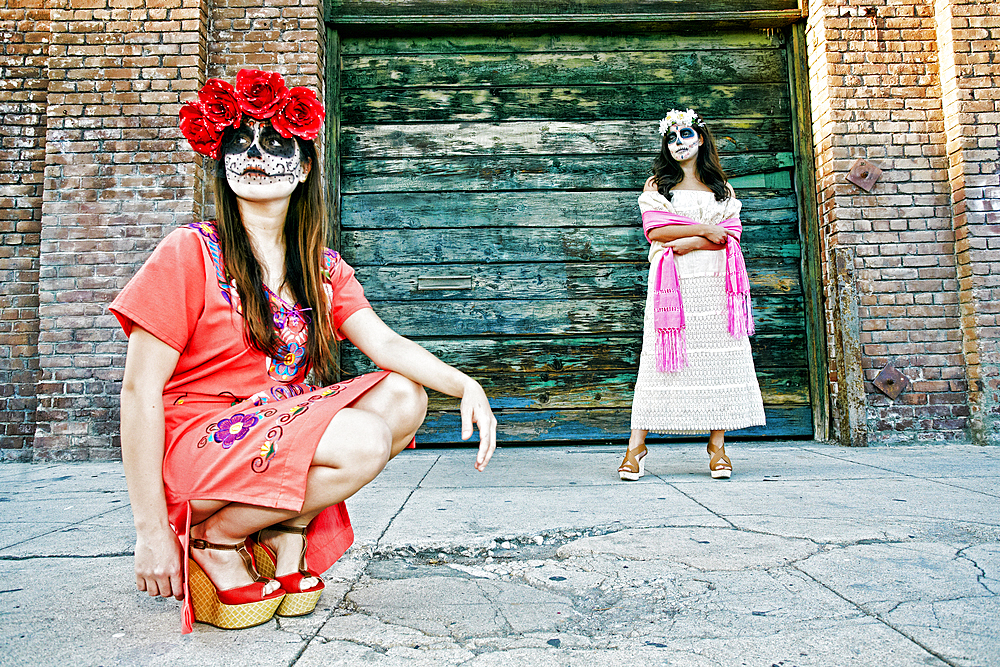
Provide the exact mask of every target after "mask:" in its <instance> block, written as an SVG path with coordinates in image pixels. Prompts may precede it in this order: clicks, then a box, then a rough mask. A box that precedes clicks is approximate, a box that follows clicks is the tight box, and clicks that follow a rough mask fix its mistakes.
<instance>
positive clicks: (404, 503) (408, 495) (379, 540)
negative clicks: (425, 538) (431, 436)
mask: <svg viewBox="0 0 1000 667" xmlns="http://www.w3.org/2000/svg"><path fill="white" fill-rule="evenodd" d="M440 461H441V455H440V454H438V455H437V457H436V458H435V459H434V462H433V463H431V464H430V466H429V467H428V468H427V472H425V473H424V476H423V477H421V478H420V481H419V482H417V483H416V484H414V485H413V488H412V489H411V490H410V493H408V494H407V496H406V498H405V499H404V500H403V502H401V503H400V504H399V509H397V510H396V513H395V514H393V515H392V518H391V519H389V521H388V522H386V524H385V529H383V530H382V534H381V535H379V536H378V539H377V540H375V550H376V551H377V550H378V547H379V545H380V544H381V543H382V538H383V537H385V534H386V533H388V532H389V528H391V527H392V524H393V522H395V521H396V517H398V516H399V515H400V514H401V513H402V512H403V509H404V508H405V507H406V503H408V502H410V498H412V497H413V494H414V493H416V492H417V489H419V488H420V485H421V484H423V483H424V480H425V479H427V475H429V474H431V470H434V466H436V465H437V464H438V462H440Z"/></svg>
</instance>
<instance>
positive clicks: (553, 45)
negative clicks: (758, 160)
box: [342, 30, 783, 56]
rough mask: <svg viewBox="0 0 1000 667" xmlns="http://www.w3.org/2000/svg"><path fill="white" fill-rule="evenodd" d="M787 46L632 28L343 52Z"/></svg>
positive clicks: (378, 44)
mask: <svg viewBox="0 0 1000 667" xmlns="http://www.w3.org/2000/svg"><path fill="white" fill-rule="evenodd" d="M777 48H783V40H782V37H781V35H780V33H770V34H768V33H766V32H764V31H760V30H732V31H726V32H719V33H714V34H703V33H697V34H692V33H683V32H645V33H644V32H631V33H618V34H610V35H608V34H590V35H587V37H586V39H581V38H580V35H579V34H573V33H570V34H567V33H563V32H550V33H547V34H544V35H515V36H512V35H509V34H508V35H503V36H499V37H498V36H496V35H481V34H468V33H466V34H462V35H448V36H441V35H434V36H426V35H413V36H407V37H385V36H378V37H368V38H364V39H357V38H354V39H349V40H345V41H344V44H343V47H342V52H343V53H344V55H345V56H357V55H399V54H419V53H537V52H545V51H549V52H555V53H573V52H580V51H585V52H588V53H590V52H614V51H656V52H660V51H683V52H690V51H716V50H721V51H727V50H731V49H777Z"/></svg>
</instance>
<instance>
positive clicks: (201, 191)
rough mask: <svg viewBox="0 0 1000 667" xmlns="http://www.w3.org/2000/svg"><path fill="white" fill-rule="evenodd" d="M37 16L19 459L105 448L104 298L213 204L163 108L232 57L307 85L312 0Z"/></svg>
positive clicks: (233, 65)
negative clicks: (27, 349)
mask: <svg viewBox="0 0 1000 667" xmlns="http://www.w3.org/2000/svg"><path fill="white" fill-rule="evenodd" d="M261 4H263V3H261ZM50 6H51V3H50ZM51 25H52V40H51V47H50V53H49V60H48V78H49V86H48V96H47V100H46V104H47V107H48V127H47V144H46V146H47V151H46V155H45V169H44V192H45V194H44V203H43V205H42V216H41V220H42V239H41V244H42V246H41V248H42V249H41V269H40V278H39V283H38V294H39V299H40V307H39V313H40V334H39V341H38V355H39V363H40V367H41V378H40V382H39V384H38V392H39V397H40V398H39V403H38V408H37V415H36V422H37V424H36V427H35V430H34V442H33V445H34V451H33V456H34V458H35V459H36V460H37V459H41V460H46V459H93V458H106V457H117V456H119V446H120V445H119V441H118V392H119V391H120V382H121V374H122V366H123V360H124V352H125V339H124V336H123V335H122V333H121V331H120V329H119V328H118V326H117V323H116V322H115V320H114V318H113V317H112V316H110V315H109V314H108V313H107V304H108V303H109V302H110V301H111V300H112V299H113V298H114V296H115V295H116V294H117V293H118V291H119V290H120V289H121V288H122V287H124V286H125V284H126V283H127V282H128V280H129V278H130V277H131V276H132V274H133V273H134V272H135V270H136V269H137V268H138V266H139V265H140V264H141V263H142V262H143V261H144V260H145V258H146V257H147V256H148V255H149V253H150V252H151V251H152V249H153V248H154V247H155V246H156V244H157V242H158V241H159V240H160V239H162V238H163V237H164V236H165V235H166V234H167V233H169V232H170V231H171V230H172V229H173V228H175V227H176V226H179V225H182V224H186V223H188V222H191V221H193V220H196V219H204V218H206V217H207V218H211V217H212V216H213V215H214V211H213V208H214V207H213V205H212V202H211V197H210V196H209V195H208V193H207V192H206V188H207V181H206V179H205V177H204V171H203V166H202V162H201V157H200V156H198V155H196V154H195V153H193V152H192V151H191V150H190V148H189V147H188V145H187V142H186V141H184V139H183V137H182V136H181V134H180V131H179V130H178V127H177V112H178V110H179V108H180V106H181V105H182V104H183V103H184V102H186V101H188V100H190V99H194V98H195V95H196V93H197V90H198V89H199V88H200V87H201V86H202V85H203V83H204V81H205V79H206V78H208V77H211V76H218V77H222V78H226V79H228V80H230V81H232V80H233V79H234V78H235V75H236V72H237V71H238V70H239V69H240V68H241V67H257V68H267V69H276V70H277V71H280V72H282V73H283V74H285V75H286V80H287V81H288V83H289V85H305V86H310V87H313V88H318V89H319V90H320V91H322V90H323V73H324V68H323V55H324V53H323V51H324V45H325V28H324V27H323V24H322V4H321V3H320V2H319V1H318V0H304V1H302V2H300V1H298V0H280V1H279V2H273V3H267V5H266V6H257V7H255V6H252V4H251V3H247V2H245V1H243V0H240V1H236V0H222V1H221V2H216V3H212V4H211V5H210V4H209V3H208V2H205V1H204V0H71V2H70V0H60V1H59V2H57V3H56V6H53V9H52V24H51ZM39 171H40V170H39Z"/></svg>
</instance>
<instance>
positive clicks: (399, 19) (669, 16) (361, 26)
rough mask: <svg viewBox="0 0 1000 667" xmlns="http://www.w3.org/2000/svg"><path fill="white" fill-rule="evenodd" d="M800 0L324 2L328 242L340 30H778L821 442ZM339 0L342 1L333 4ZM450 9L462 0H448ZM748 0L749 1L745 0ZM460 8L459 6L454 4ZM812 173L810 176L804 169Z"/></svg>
mask: <svg viewBox="0 0 1000 667" xmlns="http://www.w3.org/2000/svg"><path fill="white" fill-rule="evenodd" d="M802 2H803V0H797V3H798V7H797V8H795V9H773V10H746V11H739V10H737V11H720V12H707V13H705V12H702V13H693V12H687V13H683V12H674V13H670V12H662V13H656V14H651V13H644V14H638V13H636V14H610V13H604V14H572V15H571V14H564V15H557V14H551V15H549V14H547V15H530V16H529V15H518V16H513V15H495V14H493V15H487V14H479V15H475V14H473V15H469V14H468V13H460V12H459V11H457V9H456V11H454V12H453V13H449V14H440V15H420V16H417V15H413V16H407V15H380V14H374V13H366V14H344V13H339V8H338V7H335V6H334V5H335V0H327V6H326V36H327V39H326V108H327V116H326V134H325V139H326V146H325V148H324V153H325V165H324V166H325V168H326V183H327V202H328V216H329V233H328V239H329V243H330V246H331V247H332V248H335V249H339V248H340V212H341V211H340V209H341V206H340V143H339V142H340V90H341V80H340V58H341V34H342V33H344V34H347V35H351V36H355V35H357V36H363V35H370V34H372V33H379V34H395V35H398V34H428V33H435V34H447V33H455V32H460V33H461V32H468V31H469V29H470V28H474V29H475V30H476V31H477V32H486V33H489V32H509V31H510V30H512V29H516V30H519V31H524V32H550V31H559V32H566V31H569V30H572V29H574V28H576V29H579V30H581V31H584V32H592V31H594V30H595V29H596V30H606V29H614V30H615V31H619V30H629V29H631V30H637V31H657V32H669V31H670V30H668V28H669V29H672V30H673V31H676V29H677V24H678V23H682V24H683V25H684V27H685V28H686V29H687V28H695V27H705V28H710V27H711V28H718V29H723V28H730V29H735V28H743V29H746V28H748V27H749V28H758V29H761V30H782V31H784V33H785V36H786V43H787V47H786V48H787V51H786V53H787V56H788V83H789V94H790V98H791V100H792V132H793V138H792V139H793V152H794V156H795V165H794V167H795V172H794V176H795V183H794V188H795V192H796V195H797V200H798V208H799V235H800V241H801V248H802V256H801V275H802V282H803V285H802V287H803V295H804V304H803V305H804V317H805V324H806V346H807V358H808V364H809V398H810V406H811V409H812V417H813V438H814V439H816V440H821V441H825V440H827V439H829V433H830V407H829V406H830V393H829V383H828V363H827V354H826V343H825V341H826V335H825V332H826V318H825V311H824V309H823V290H822V284H823V283H822V279H823V274H822V257H821V245H820V229H819V214H818V210H817V207H816V206H817V205H816V202H817V196H816V179H815V159H814V153H813V145H814V144H813V136H812V123H811V106H810V101H809V76H808V72H809V70H808V62H807V50H806V41H805V17H806V10H805V8H804V7H803V6H802ZM337 4H340V3H337ZM354 4H357V5H370V6H374V5H377V4H378V2H377V0H361V1H360V2H356V3H354ZM450 4H451V8H452V9H455V8H456V7H458V6H459V5H463V4H465V3H464V2H452V3H450ZM747 4H748V5H749V4H750V3H747ZM458 9H460V7H459V8H458ZM805 174H811V175H812V177H811V178H803V175H805Z"/></svg>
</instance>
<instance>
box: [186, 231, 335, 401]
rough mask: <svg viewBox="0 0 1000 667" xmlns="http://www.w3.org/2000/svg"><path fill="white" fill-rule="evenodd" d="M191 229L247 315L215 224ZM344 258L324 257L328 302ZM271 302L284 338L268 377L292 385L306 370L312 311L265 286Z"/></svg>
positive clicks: (226, 293)
mask: <svg viewBox="0 0 1000 667" xmlns="http://www.w3.org/2000/svg"><path fill="white" fill-rule="evenodd" d="M187 226H188V227H190V228H191V229H193V230H195V231H197V232H198V233H199V234H201V236H202V238H203V239H204V241H205V245H206V246H207V247H208V254H209V255H211V257H212V264H213V265H215V278H216V280H217V281H218V283H219V290H220V291H221V293H222V298H223V299H225V301H226V303H228V304H229V305H230V306H232V307H233V308H235V309H236V312H237V313H238V314H240V315H242V314H243V306H242V305H241V304H240V296H239V291H238V290H237V289H236V285H235V284H234V283H233V282H232V279H231V278H230V277H229V275H228V274H227V273H226V269H225V266H224V265H223V262H222V246H221V245H220V243H219V233H218V230H217V229H216V227H215V225H214V224H213V223H211V222H193V223H191V224H189V225H187ZM339 261H340V255H338V254H337V253H336V252H334V251H333V250H330V249H329V248H327V249H326V250H325V252H324V254H323V270H322V272H321V273H322V277H323V290H324V292H325V293H326V297H327V301H328V302H332V300H333V289H332V288H331V287H330V284H329V283H330V280H331V275H332V271H333V269H334V267H336V265H337V262H339ZM264 291H265V292H266V293H267V297H268V303H269V305H270V306H271V312H272V313H273V314H274V328H275V331H276V332H277V334H278V338H279V339H281V343H282V344H281V346H280V347H279V348H278V356H277V357H276V358H269V359H267V361H266V362H265V363H266V364H267V374H268V376H269V377H270V378H271V379H272V380H277V381H278V382H292V381H293V380H295V378H296V377H298V375H299V374H300V373H301V372H303V371H304V369H305V366H306V358H305V353H306V349H305V346H306V341H307V340H308V338H309V315H308V313H307V312H306V311H308V310H309V309H308V308H300V307H299V305H298V304H293V305H291V306H289V305H288V304H286V303H285V302H284V301H283V300H282V299H281V298H279V297H278V296H277V295H276V294H274V293H273V292H272V291H271V290H269V289H267V287H266V286H265V288H264Z"/></svg>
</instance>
